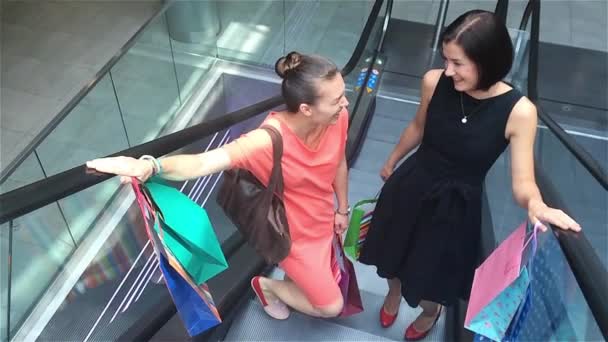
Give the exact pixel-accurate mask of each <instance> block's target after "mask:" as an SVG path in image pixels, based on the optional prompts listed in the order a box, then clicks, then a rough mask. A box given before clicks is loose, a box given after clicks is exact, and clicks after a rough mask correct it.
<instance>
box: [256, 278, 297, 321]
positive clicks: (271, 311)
mask: <svg viewBox="0 0 608 342" xmlns="http://www.w3.org/2000/svg"><path fill="white" fill-rule="evenodd" d="M251 288H252V289H253V292H254V293H255V295H256V296H257V297H258V300H259V301H260V304H262V308H263V309H264V311H266V313H267V314H268V316H270V317H272V318H274V319H280V320H283V319H287V318H288V317H289V308H288V307H287V305H285V303H283V302H282V301H280V300H278V299H277V300H275V301H273V302H270V301H268V300H267V299H266V296H264V292H263V291H262V286H261V285H260V277H259V276H257V277H253V279H251Z"/></svg>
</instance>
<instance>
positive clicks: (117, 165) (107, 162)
mask: <svg viewBox="0 0 608 342" xmlns="http://www.w3.org/2000/svg"><path fill="white" fill-rule="evenodd" d="M87 167H88V168H91V169H94V170H97V171H99V172H103V173H113V174H115V175H119V176H121V177H120V182H121V183H123V184H126V183H130V182H131V177H136V178H137V179H139V180H140V181H141V182H145V181H146V180H148V178H150V176H152V173H153V172H154V164H153V162H152V161H151V160H140V159H135V158H131V157H122V156H121V157H109V158H100V159H94V160H90V161H88V162H87Z"/></svg>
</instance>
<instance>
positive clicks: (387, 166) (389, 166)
mask: <svg viewBox="0 0 608 342" xmlns="http://www.w3.org/2000/svg"><path fill="white" fill-rule="evenodd" d="M394 170H395V164H394V163H392V162H391V161H390V160H387V161H386V163H384V166H383V167H382V170H380V178H382V180H383V181H385V182H386V180H387V179H388V177H390V176H391V175H392V174H393V171H394Z"/></svg>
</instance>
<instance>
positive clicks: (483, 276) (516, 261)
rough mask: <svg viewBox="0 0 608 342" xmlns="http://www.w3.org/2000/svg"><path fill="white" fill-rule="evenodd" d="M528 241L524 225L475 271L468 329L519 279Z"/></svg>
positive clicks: (467, 317) (466, 323)
mask: <svg viewBox="0 0 608 342" xmlns="http://www.w3.org/2000/svg"><path fill="white" fill-rule="evenodd" d="M525 238H526V223H525V222H524V223H522V224H521V225H520V226H519V227H517V229H516V230H515V231H514V232H513V233H511V235H510V236H509V237H508V238H507V239H506V240H505V241H503V242H502V243H501V244H500V246H498V248H496V250H495V251H494V252H492V254H491V255H490V256H489V257H488V258H487V259H486V260H485V261H484V262H483V264H481V266H479V267H478V268H477V270H475V278H474V280H473V287H472V289H471V294H472V295H471V298H470V299H469V307H468V309H467V315H466V318H465V325H468V324H469V323H470V322H471V320H472V319H473V317H475V316H477V314H478V313H479V312H480V311H481V310H482V309H483V308H484V307H486V306H487V305H488V304H490V302H491V301H492V300H493V299H494V298H496V296H498V295H499V294H500V293H501V292H502V291H504V289H506V288H507V286H509V285H511V284H512V283H513V281H515V279H517V278H518V277H519V273H520V269H521V257H522V253H521V252H522V248H523V245H524V239H525ZM473 294H475V295H473Z"/></svg>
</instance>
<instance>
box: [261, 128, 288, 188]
mask: <svg viewBox="0 0 608 342" xmlns="http://www.w3.org/2000/svg"><path fill="white" fill-rule="evenodd" d="M260 128H261V129H263V130H265V131H266V132H268V134H270V139H272V161H273V165H272V172H271V173H270V179H269V180H268V191H269V192H270V193H275V194H278V195H279V197H281V198H283V189H284V183H283V168H282V166H281V160H282V159H283V137H282V136H281V133H280V132H279V130H277V129H276V128H275V127H274V126H271V125H263V126H261V127H260Z"/></svg>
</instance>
